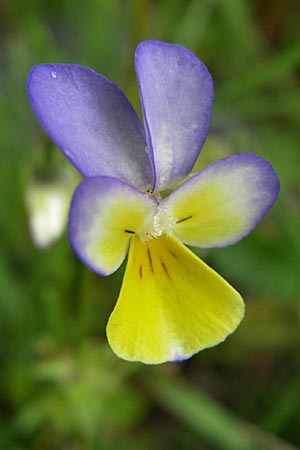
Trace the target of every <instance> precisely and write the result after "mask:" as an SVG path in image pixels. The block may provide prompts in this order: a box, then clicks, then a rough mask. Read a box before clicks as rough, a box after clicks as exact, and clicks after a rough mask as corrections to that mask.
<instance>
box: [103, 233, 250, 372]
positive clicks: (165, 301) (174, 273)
mask: <svg viewBox="0 0 300 450" xmlns="http://www.w3.org/2000/svg"><path fill="white" fill-rule="evenodd" d="M243 315H244V304H243V300H242V298H241V296H240V294H239V293H238V292H237V291H236V290H235V289H233V288H232V287H231V286H230V285H229V284H228V283H227V282H226V281H225V280H224V279H223V278H222V277H220V275H218V274H217V273H216V272H214V271H213V270H212V269H211V268H210V267H208V266H207V265H206V264H205V263H204V262H203V261H201V260H200V259H199V258H198V257H196V256H195V255H194V253H192V252H191V251H190V250H189V249H188V248H186V247H185V246H184V245H183V244H181V242H179V241H178V240H177V239H175V238H172V237H168V236H166V235H163V236H161V237H160V238H157V239H152V240H151V241H148V242H144V243H143V242H141V241H140V240H139V239H138V237H134V238H133V239H132V242H131V246H130V252H129V257H128V264H127V268H126V273H125V277H124V280H123V285H122V288H121V292H120V296H119V299H118V302H117V305H116V307H115V309H114V311H113V313H112V315H111V317H110V319H109V323H108V326H107V336H108V340H109V343H110V345H111V347H112V349H113V350H114V352H115V353H116V354H117V355H118V356H120V357H121V358H124V359H127V360H130V361H141V362H143V363H146V364H159V363H162V362H165V361H174V360H182V359H186V358H188V357H190V356H192V355H193V354H194V353H197V352H198V351H200V350H202V349H204V348H207V347H211V346H213V345H216V344H218V343H220V342H222V341H223V340H224V339H225V338H226V337H227V336H228V335H229V334H230V333H232V332H233V331H234V330H235V329H236V327H237V326H238V325H239V323H240V321H241V319H242V317H243Z"/></svg>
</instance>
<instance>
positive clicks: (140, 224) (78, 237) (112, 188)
mask: <svg viewBox="0 0 300 450" xmlns="http://www.w3.org/2000/svg"><path fill="white" fill-rule="evenodd" d="M155 209H156V202H155V201H154V200H153V199H152V198H151V197H149V196H148V195H146V194H143V193H142V192H140V191H138V190H136V189H135V188H133V187H132V186H130V185H128V184H126V183H124V182H122V181H121V180H118V179H117V178H111V177H95V178H87V179H85V180H84V181H82V182H81V184H80V185H79V186H78V187H77V189H76V191H75V193H74V196H73V200H72V204H71V209H70V216H69V238H70V242H71V245H72V247H73V249H74V250H75V252H76V253H77V255H78V256H79V258H80V259H81V260H82V261H83V262H84V263H85V264H86V265H87V266H88V267H90V268H91V269H92V270H94V271H95V272H97V273H100V274H101V275H109V274H111V273H113V272H114V271H115V270H117V269H118V267H119V266H120V265H121V264H122V262H123V260H124V258H125V256H126V254H127V250H128V244H129V241H130V239H131V238H132V236H134V235H135V234H136V233H140V234H143V232H144V229H147V228H150V226H149V224H151V222H152V221H153V216H154V213H155Z"/></svg>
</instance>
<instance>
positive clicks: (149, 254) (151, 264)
mask: <svg viewBox="0 0 300 450" xmlns="http://www.w3.org/2000/svg"><path fill="white" fill-rule="evenodd" d="M147 253H148V259H149V264H150V269H151V272H152V273H153V272H154V270H153V263H152V257H151V253H150V249H149V247H147Z"/></svg>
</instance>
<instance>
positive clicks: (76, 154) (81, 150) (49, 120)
mask: <svg viewBox="0 0 300 450" xmlns="http://www.w3.org/2000/svg"><path fill="white" fill-rule="evenodd" d="M27 89H28V95H29V100H30V103H31V106H32V108H33V110H34V112H35V114H36V115H37V117H38V119H39V121H40V122H41V124H42V125H43V127H44V129H45V130H46V132H47V133H48V134H49V136H50V137H51V138H52V139H53V141H54V142H55V143H56V144H57V145H58V147H60V149H61V150H62V151H63V153H64V154H65V155H66V156H67V157H68V158H69V159H70V161H71V162H72V163H73V164H74V166H75V167H77V169H78V170H79V171H80V172H81V173H82V174H83V175H84V176H86V177H93V176H100V175H101V176H102V175H105V176H112V177H116V178H119V179H121V180H124V181H126V182H129V183H130V184H132V185H133V186H135V187H137V188H139V189H143V190H146V189H148V188H151V187H152V186H153V178H152V171H151V165H150V161H149V156H148V154H147V153H146V151H145V148H146V141H145V137H144V130H143V129H142V125H141V123H140V120H139V118H138V116H137V114H136V113H135V111H134V109H133V107H132V106H131V104H130V103H129V101H128V99H127V98H126V96H125V95H124V94H123V92H122V91H121V90H120V89H119V88H118V87H117V86H116V85H115V84H114V83H112V82H111V81H109V80H107V79H106V78H105V77H104V76H102V75H100V74H98V73H96V72H94V71H93V70H91V69H89V68H87V67H83V66H79V65H76V64H40V65H37V66H35V67H33V69H32V70H31V72H30V74H29V77H28V83H27Z"/></svg>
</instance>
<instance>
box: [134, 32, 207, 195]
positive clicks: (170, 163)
mask: <svg viewBox="0 0 300 450" xmlns="http://www.w3.org/2000/svg"><path fill="white" fill-rule="evenodd" d="M135 68H136V73H137V77H138V82H139V89H140V96H141V101H142V109H143V117H144V123H145V128H146V136H147V141H148V148H149V152H150V159H151V163H152V166H153V168H154V171H155V174H156V184H155V189H163V188H165V187H167V186H168V185H169V184H170V183H171V182H173V181H175V180H177V179H180V178H183V177H184V176H186V175H187V174H188V173H189V172H190V170H191V169H192V167H193V165H194V163H195V161H196V158H197V156H198V154H199V152H200V150H201V147H202V145H203V144H204V141H205V139H206V136H207V132H208V128H209V124H210V118H211V111H212V102H213V82H212V78H211V75H210V73H209V71H208V69H207V67H206V66H205V65H204V64H203V63H202V62H201V61H200V60H199V59H198V58H197V57H196V56H195V55H194V54H193V53H191V52H190V51H189V50H187V49H186V48H185V47H183V46H182V45H177V44H167V43H163V42H159V41H145V42H143V43H141V44H140V45H139V46H138V47H137V49H136V53H135Z"/></svg>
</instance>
